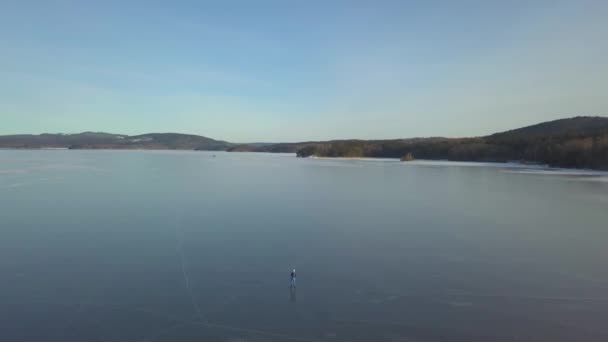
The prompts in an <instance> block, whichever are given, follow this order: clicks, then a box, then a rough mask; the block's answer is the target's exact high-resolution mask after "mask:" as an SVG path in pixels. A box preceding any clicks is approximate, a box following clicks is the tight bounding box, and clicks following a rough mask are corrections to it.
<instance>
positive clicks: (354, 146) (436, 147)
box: [297, 117, 608, 170]
mask: <svg viewBox="0 0 608 342" xmlns="http://www.w3.org/2000/svg"><path fill="white" fill-rule="evenodd" d="M297 154H298V156H300V157H308V156H318V157H372V158H379V157H383V158H404V159H413V158H416V159H445V160H455V161H493V162H505V161H525V162H533V163H541V164H548V165H551V166H557V167H575V168H592V169H606V170H608V118H605V117H575V118H570V119H561V120H555V121H550V122H545V123H541V124H537V125H533V126H528V127H524V128H520V129H515V130H511V131H507V132H502V133H496V134H492V135H489V136H485V137H476V138H452V139H449V138H429V139H406V140H375V141H363V140H343V141H329V142H316V143H307V144H305V146H302V147H301V148H300V149H299V150H298V151H297ZM406 156H407V158H405V157H406Z"/></svg>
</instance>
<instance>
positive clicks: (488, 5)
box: [0, 0, 608, 142]
mask: <svg viewBox="0 0 608 342" xmlns="http://www.w3.org/2000/svg"><path fill="white" fill-rule="evenodd" d="M606 18H608V1H603V0H600V1H577V0H572V1H558V0H555V1H540V0H539V1H519V0H514V1H498V0H497V1H482V0H479V1H466V0H462V1H449V0H446V1H433V0H429V1H381V0H375V1H357V0H349V1H338V0H336V1H331V0H322V1H316V0H307V1H288V0H281V1H263V0H259V1H249V0H242V1H235V0H225V1H214V2H207V1H202V0H198V1H113V0H107V1H94V2H93V1H91V2H87V1H27V0H21V1H10V0H8V1H7V0H3V1H0V134H17V133H35V134H37V133H45V132H49V133H58V132H61V133H77V132H82V131H104V132H111V133H121V134H141V133H149V132H179V133H191V134H200V135H204V136H208V137H211V138H216V139H222V140H228V141H232V142H261V141H264V142H278V141H286V142H287V141H303V140H323V139H346V138H360V139H372V138H374V139H382V138H409V137H426V136H446V137H461V136H478V135H484V134H489V133H493V132H498V131H504V130H508V129H512V128H517V127H521V126H525V125H529V124H534V123H538V122H542V121H546V120H552V119H558V118H565V117H571V116H576V115H599V116H606V115H608V62H607V61H608V57H607V56H608V38H607V37H608V20H606Z"/></svg>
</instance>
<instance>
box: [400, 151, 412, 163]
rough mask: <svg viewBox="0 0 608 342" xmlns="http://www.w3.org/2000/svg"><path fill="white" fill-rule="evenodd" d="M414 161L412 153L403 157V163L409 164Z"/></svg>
mask: <svg viewBox="0 0 608 342" xmlns="http://www.w3.org/2000/svg"><path fill="white" fill-rule="evenodd" d="M412 160H414V155H412V153H410V152H408V153H406V154H405V155H403V157H401V161H402V162H408V161H412Z"/></svg>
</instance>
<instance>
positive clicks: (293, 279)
mask: <svg viewBox="0 0 608 342" xmlns="http://www.w3.org/2000/svg"><path fill="white" fill-rule="evenodd" d="M290 286H291V287H296V269H295V268H294V269H293V271H291V285H290Z"/></svg>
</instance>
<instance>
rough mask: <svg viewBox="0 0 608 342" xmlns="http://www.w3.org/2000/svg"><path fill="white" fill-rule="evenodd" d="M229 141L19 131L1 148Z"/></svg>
mask: <svg viewBox="0 0 608 342" xmlns="http://www.w3.org/2000/svg"><path fill="white" fill-rule="evenodd" d="M230 146H232V144H230V143H228V142H225V141H219V140H213V139H210V138H207V137H203V136H199V135H191V134H177V133H149V134H142V135H133V136H129V135H123V134H109V133H98V132H84V133H78V134H39V135H31V134H22V135H4V136H0V148H69V149H149V150H226V149H228V148H229V147H230Z"/></svg>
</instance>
